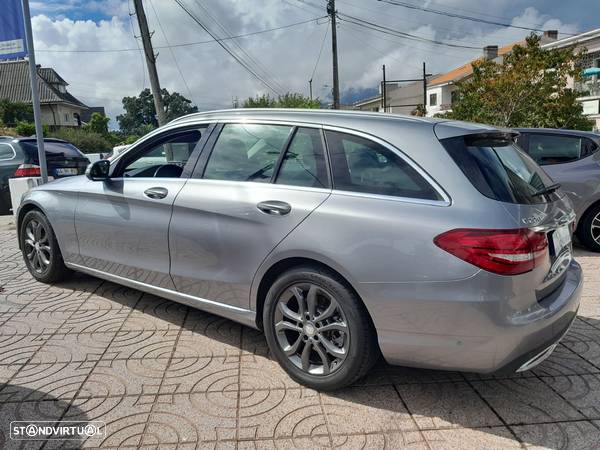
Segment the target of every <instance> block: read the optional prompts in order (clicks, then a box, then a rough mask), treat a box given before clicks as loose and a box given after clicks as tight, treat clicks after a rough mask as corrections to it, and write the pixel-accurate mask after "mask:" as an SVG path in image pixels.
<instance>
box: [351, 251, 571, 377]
mask: <svg viewBox="0 0 600 450" xmlns="http://www.w3.org/2000/svg"><path fill="white" fill-rule="evenodd" d="M582 285H583V275H582V271H581V267H580V266H579V264H578V263H577V262H575V261H572V262H571V264H570V266H569V268H568V269H567V273H566V276H565V279H564V281H563V282H562V284H561V286H560V287H559V288H558V289H556V290H555V291H554V292H552V293H551V294H550V295H548V296H547V297H546V298H544V299H542V300H540V301H539V302H537V303H535V305H533V306H531V307H529V308H527V310H525V311H518V310H515V309H514V308H511V307H510V306H507V305H508V304H509V303H510V302H508V301H507V300H506V299H504V300H502V299H501V298H502V297H503V296H506V297H507V298H509V297H510V295H511V294H513V292H512V291H510V289H508V290H506V292H504V291H502V290H501V291H500V292H497V291H494V287H492V286H490V287H486V286H485V285H483V284H478V282H477V280H476V277H473V278H471V279H468V280H463V281H459V282H455V283H453V284H450V283H448V284H447V283H440V284H438V285H437V286H429V287H426V286H420V287H417V288H414V287H413V288H412V294H413V296H412V297H413V299H412V300H407V301H405V300H398V298H404V299H405V298H409V299H410V298H411V296H408V297H407V292H400V293H399V294H400V295H398V296H396V297H395V298H396V299H395V301H391V298H390V296H391V295H392V289H393V288H391V287H390V286H386V287H382V286H376V285H369V286H366V288H367V289H366V290H367V292H366V293H364V292H361V294H362V295H363V298H364V299H365V303H366V304H367V308H368V309H369V311H370V313H371V315H372V318H373V321H374V323H375V327H376V329H377V332H378V339H379V344H380V348H381V351H382V353H383V356H384V357H385V359H386V360H387V361H388V362H389V363H391V364H397V365H406V366H412V367H423V368H431V369H444V370H460V371H471V372H478V373H492V372H498V371H501V372H514V371H516V370H518V369H519V368H521V367H522V366H523V365H525V364H526V363H530V362H531V367H533V365H535V364H534V363H535V362H536V361H535V359H536V358H539V360H538V362H541V361H542V360H543V357H544V356H547V355H544V354H543V352H544V351H546V350H547V349H548V348H549V347H551V346H552V345H553V344H555V343H557V342H558V341H559V340H560V338H561V337H562V336H563V335H564V334H565V333H566V332H567V330H568V328H569V326H570V325H571V323H572V322H573V320H574V319H575V317H576V315H577V310H578V307H579V300H580V296H581V289H582ZM397 288H398V287H396V289H397ZM400 289H401V290H402V289H404V290H406V287H400ZM369 290H370V291H369ZM461 290H462V292H461ZM440 293H442V295H446V296H447V297H448V300H438V298H439V297H440ZM397 294H398V292H397ZM419 297H420V298H419ZM430 298H435V300H430V301H428V300H427V299H430ZM548 354H549V353H548ZM532 360H533V361H532ZM526 368H527V367H526Z"/></svg>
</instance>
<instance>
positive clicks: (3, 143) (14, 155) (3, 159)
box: [0, 142, 17, 161]
mask: <svg viewBox="0 0 600 450" xmlns="http://www.w3.org/2000/svg"><path fill="white" fill-rule="evenodd" d="M0 145H8V146H9V147H10V149H11V150H12V152H13V155H12V156H11V157H10V158H0V161H12V160H13V159H15V158H16V157H17V152H16V151H15V148H14V147H13V146H12V145H11V144H9V143H8V142H0Z"/></svg>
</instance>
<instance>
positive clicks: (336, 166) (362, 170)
mask: <svg viewBox="0 0 600 450" xmlns="http://www.w3.org/2000/svg"><path fill="white" fill-rule="evenodd" d="M326 136H327V147H328V148H329V153H330V155H331V165H332V170H333V180H334V186H335V189H338V190H342V191H353V192H366V193H370V194H379V195H390V196H396V197H406V198H419V199H426V200H440V196H439V195H438V193H437V191H436V190H435V189H434V188H433V187H432V186H431V185H430V184H429V183H428V182H427V181H426V180H425V179H424V178H423V177H422V176H421V175H419V173H418V172H417V171H416V170H415V169H414V168H413V167H412V166H410V165H409V164H408V163H407V162H406V161H404V160H403V159H402V158H401V157H400V156H398V155H396V154H395V153H393V152H392V151H391V150H388V149H387V148H384V147H383V146H381V145H379V144H377V143H376V142H373V141H370V140H368V139H364V138H361V137H359V136H354V135H350V134H345V133H338V132H334V131H327V132H326Z"/></svg>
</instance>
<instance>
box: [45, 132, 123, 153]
mask: <svg viewBox="0 0 600 450" xmlns="http://www.w3.org/2000/svg"><path fill="white" fill-rule="evenodd" d="M48 137H52V138H56V139H63V140H65V141H69V142H70V143H71V144H73V145H74V146H75V147H77V148H78V149H79V150H81V151H82V152H83V153H106V152H110V151H112V144H111V143H110V142H109V141H108V139H106V137H105V136H103V135H101V134H99V133H94V132H92V131H85V130H82V129H79V128H61V129H60V130H57V131H53V132H51V133H48Z"/></svg>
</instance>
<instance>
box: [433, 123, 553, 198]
mask: <svg viewBox="0 0 600 450" xmlns="http://www.w3.org/2000/svg"><path fill="white" fill-rule="evenodd" d="M441 143H442V144H443V145H444V147H445V148H446V151H447V152H448V154H450V156H451V157H452V159H453V160H454V162H455V163H456V164H457V165H458V167H460V170H462V172H463V173H464V174H465V176H466V177H467V178H468V179H469V181H470V182H471V183H472V184H473V186H475V187H476V188H477V190H478V191H479V192H481V193H482V194H483V195H485V196H486V197H489V198H492V199H494V200H498V201H501V202H507V203H518V204H536V203H546V202H549V201H553V200H555V199H556V198H557V193H556V191H554V192H553V193H545V194H542V193H540V191H542V190H543V189H545V188H547V187H549V186H552V185H553V184H554V183H553V181H552V179H550V177H549V176H548V175H546V173H545V172H544V171H543V170H542V169H541V168H540V167H539V166H538V165H537V164H536V163H535V161H533V160H532V159H531V158H530V157H529V156H528V155H526V154H525V152H523V150H521V149H520V148H519V147H518V146H517V145H516V144H515V143H514V142H513V141H512V139H510V138H508V137H504V135H502V136H500V137H493V136H492V137H490V136H487V135H486V136H484V137H479V136H476V135H475V136H458V137H454V138H450V139H442V140H441Z"/></svg>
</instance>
